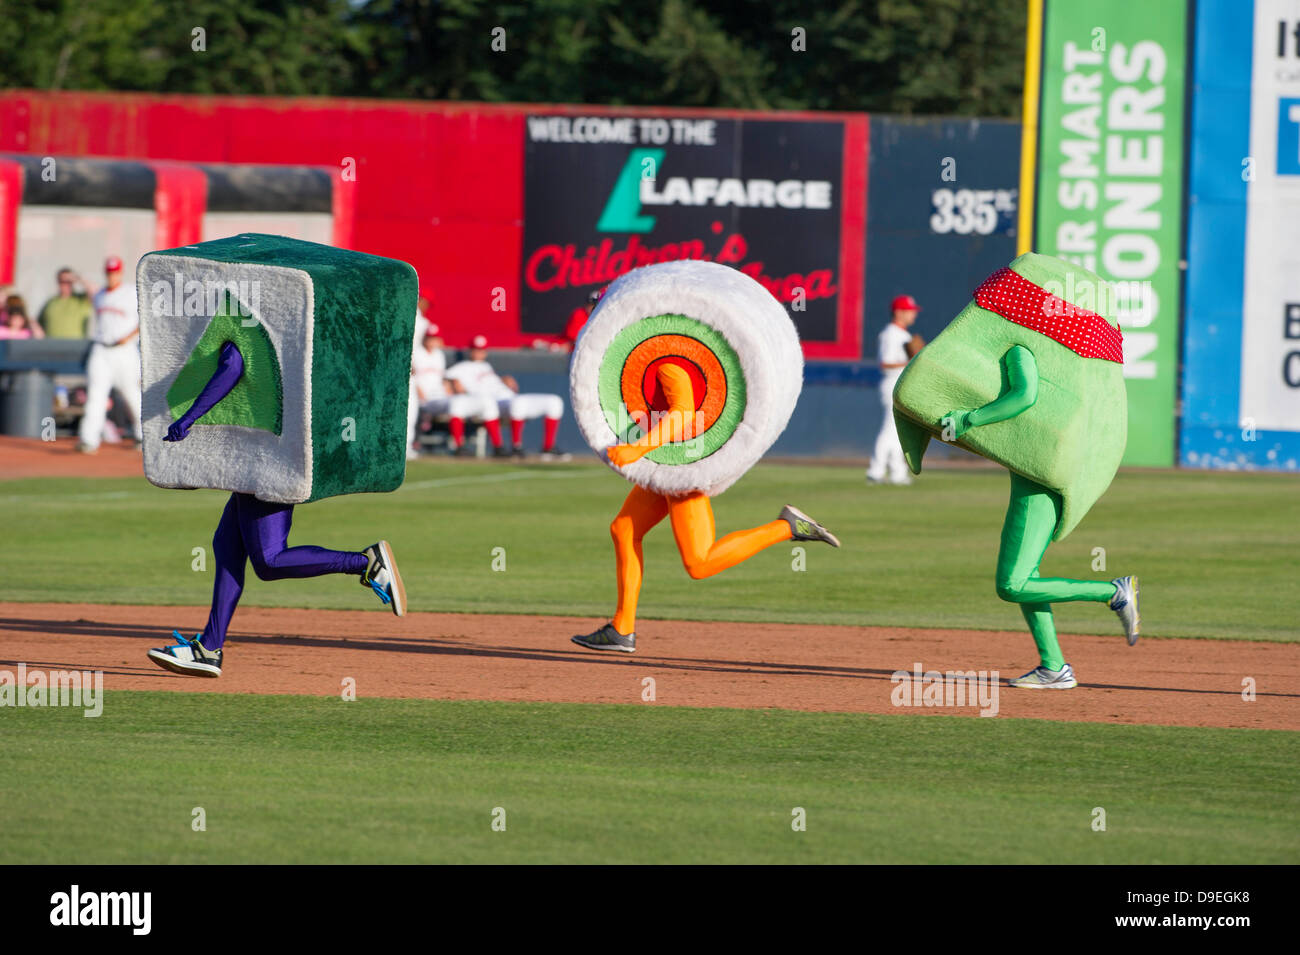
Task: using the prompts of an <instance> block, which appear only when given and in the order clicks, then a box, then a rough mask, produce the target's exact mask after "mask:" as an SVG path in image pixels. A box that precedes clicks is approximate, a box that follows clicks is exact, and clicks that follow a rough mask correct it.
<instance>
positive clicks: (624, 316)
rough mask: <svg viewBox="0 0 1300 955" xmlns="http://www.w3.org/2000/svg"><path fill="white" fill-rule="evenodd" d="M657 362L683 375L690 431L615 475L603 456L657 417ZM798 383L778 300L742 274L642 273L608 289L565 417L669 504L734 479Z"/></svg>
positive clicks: (688, 268)
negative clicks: (690, 405) (689, 387)
mask: <svg viewBox="0 0 1300 955" xmlns="http://www.w3.org/2000/svg"><path fill="white" fill-rule="evenodd" d="M663 361H671V362H673V363H674V364H678V365H680V366H681V367H683V368H685V369H687V370H688V371H689V372H690V374H691V377H692V380H693V384H694V390H695V392H696V394H695V398H696V404H697V406H699V410H698V412H697V414H696V418H695V423H694V425H695V427H696V429H697V430H696V433H695V434H694V435H693V436H692V437H690V438H689V439H688V440H686V441H683V442H678V443H674V444H669V445H664V446H663V447H661V448H658V449H656V450H655V451H652V452H650V453H649V454H647V455H646V456H645V457H643V458H641V459H640V460H639V461H636V462H633V463H632V464H630V465H628V466H627V467H625V468H617V467H614V465H613V464H611V463H610V461H609V458H608V456H607V455H606V453H605V452H606V450H607V449H608V448H609V447H610V446H611V445H616V444H620V443H624V442H628V441H633V440H635V439H636V438H637V437H639V436H640V435H641V433H642V432H643V429H644V427H646V426H647V425H649V424H650V423H651V422H652V421H653V420H654V419H653V407H652V406H651V405H650V399H649V396H650V395H651V393H652V391H653V389H654V383H653V382H654V369H655V368H656V367H657V365H658V364H659V363H662V362H663ZM802 387H803V351H802V349H801V348H800V345H799V335H798V333H797V332H796V330H795V327H794V323H793V322H791V321H790V317H789V316H788V315H787V314H786V311H785V308H784V307H783V306H782V305H781V303H780V302H778V301H777V300H776V299H775V298H774V297H773V296H772V295H771V293H770V292H768V291H767V290H766V289H765V288H763V286H762V285H760V284H759V283H758V282H756V281H755V280H754V279H752V278H750V277H749V276H747V275H745V274H743V273H741V272H738V271H736V270H735V269H732V268H728V267H727V266H725V265H718V264H717V263H713V262H701V261H698V260H686V261H678V262H664V263H661V264H659V265H650V266H645V267H644V268H640V269H635V270H633V271H631V272H628V273H627V274H625V275H623V276H622V277H621V278H619V279H618V280H616V281H615V282H614V283H613V284H611V285H610V286H609V289H608V290H607V291H606V292H605V295H604V297H603V298H602V299H601V300H600V303H599V304H598V305H597V306H596V308H595V309H594V310H593V311H592V313H591V316H590V318H589V319H588V320H587V323H586V325H585V326H584V327H583V330H582V334H581V335H580V336H579V338H578V341H577V343H576V345H575V346H574V350H573V359H572V363H571V365H570V370H569V388H570V394H571V396H572V400H573V410H574V414H575V416H576V417H577V420H578V427H579V428H580V429H581V430H582V435H583V437H584V438H585V439H586V441H587V443H588V444H589V445H590V446H591V448H592V450H594V451H595V452H596V453H597V454H598V455H600V457H601V460H603V461H605V463H606V464H608V465H609V466H610V467H611V468H613V470H615V471H617V472H618V473H620V474H622V475H623V476H624V477H625V478H627V479H628V480H629V481H632V482H633V483H635V484H637V485H639V486H640V487H643V488H645V489H646V490H648V491H653V492H655V493H658V494H664V495H668V496H670V497H679V496H682V495H686V494H691V493H694V492H703V493H704V494H707V495H709V496H710V497H712V496H715V495H717V494H721V493H722V492H723V491H725V490H726V489H727V488H729V487H730V486H731V485H732V484H734V483H735V482H736V481H738V480H739V479H740V478H741V476H742V475H744V473H745V472H746V471H748V470H749V469H750V468H751V467H753V466H754V464H755V463H756V462H757V461H758V460H759V458H761V457H762V456H763V454H764V453H766V451H767V449H768V448H770V447H771V446H772V444H773V442H775V441H776V439H777V438H778V437H779V436H780V434H781V432H782V431H784V430H785V427H786V425H787V424H788V423H789V420H790V415H791V414H792V413H793V411H794V406H795V403H796V402H797V401H798V399H799V392H800V391H801V390H802ZM647 416H648V417H647Z"/></svg>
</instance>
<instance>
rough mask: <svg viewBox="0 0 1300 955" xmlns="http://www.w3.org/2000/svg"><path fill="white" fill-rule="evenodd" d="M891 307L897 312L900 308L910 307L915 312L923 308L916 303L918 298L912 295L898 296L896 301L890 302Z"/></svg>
mask: <svg viewBox="0 0 1300 955" xmlns="http://www.w3.org/2000/svg"><path fill="white" fill-rule="evenodd" d="M889 307H890V308H891V309H893V310H894V311H895V312H897V311H898V310H900V309H909V310H911V311H913V312H919V311H920V310H921V306H920V305H917V304H916V299H914V298H912V296H910V295H898V296H896V297H895V298H894V301H893V302H891V303H890V305H889Z"/></svg>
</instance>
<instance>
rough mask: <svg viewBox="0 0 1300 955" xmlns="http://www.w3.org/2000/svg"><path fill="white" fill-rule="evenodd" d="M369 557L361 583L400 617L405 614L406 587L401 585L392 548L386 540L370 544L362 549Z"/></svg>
mask: <svg viewBox="0 0 1300 955" xmlns="http://www.w3.org/2000/svg"><path fill="white" fill-rule="evenodd" d="M362 553H363V554H365V555H366V556H367V557H369V558H370V566H369V567H367V568H366V572H365V573H364V574H362V575H361V585H362V586H363V587H369V588H370V589H371V590H373V591H374V592H375V596H376V597H378V598H379V599H380V600H381V601H383V602H384V604H385V606H387V607H389V608H390V609H391V610H392V611H393V613H395V614H397V616H399V617H401V616H404V615H405V614H406V588H405V587H404V586H402V575H401V574H399V573H398V572H397V561H395V560H393V549H392V547H390V546H389V544H388V541H379V542H378V543H377V544H371V545H370V546H369V547H367V548H366V549H365V550H364V551H362Z"/></svg>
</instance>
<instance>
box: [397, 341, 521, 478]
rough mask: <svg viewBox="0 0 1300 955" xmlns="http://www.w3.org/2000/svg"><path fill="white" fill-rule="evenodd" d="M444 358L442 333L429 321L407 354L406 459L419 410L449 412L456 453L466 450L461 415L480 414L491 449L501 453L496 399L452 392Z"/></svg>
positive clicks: (409, 455) (431, 412)
mask: <svg viewBox="0 0 1300 955" xmlns="http://www.w3.org/2000/svg"><path fill="white" fill-rule="evenodd" d="M446 373H447V359H446V357H444V355H443V352H442V334H441V332H440V331H439V329H438V326H437V325H435V324H433V323H432V322H430V323H429V324H428V327H427V328H426V329H425V332H424V340H423V341H422V342H421V344H420V346H419V347H418V348H416V349H415V351H414V352H413V353H412V355H411V394H412V397H413V401H412V402H411V411H410V416H409V419H408V421H407V443H408V445H409V450H408V452H407V455H406V457H407V459H408V460H410V459H411V458H413V457H415V456H416V455H415V454H413V453H411V452H414V451H415V423H416V419H417V417H418V416H419V414H420V413H421V412H423V413H424V414H431V415H440V414H445V415H449V416H450V418H451V421H450V429H451V441H452V444H453V445H454V446H455V448H456V451H457V453H460V454H468V453H469V449H468V448H467V447H466V446H465V419H466V418H480V419H482V420H483V426H484V427H485V428H486V429H487V432H488V435H489V437H491V438H492V445H493V448H494V453H495V454H496V455H497V456H498V457H501V456H504V454H505V452H504V451H502V450H500V448H501V423H500V420H499V419H500V417H501V412H500V410H499V409H498V408H497V405H496V402H494V401H486V400H484V399H482V398H479V397H476V396H474V395H470V394H466V393H463V392H460V393H453V392H451V391H448V389H447V380H446Z"/></svg>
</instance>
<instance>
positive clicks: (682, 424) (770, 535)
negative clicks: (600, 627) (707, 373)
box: [608, 361, 792, 634]
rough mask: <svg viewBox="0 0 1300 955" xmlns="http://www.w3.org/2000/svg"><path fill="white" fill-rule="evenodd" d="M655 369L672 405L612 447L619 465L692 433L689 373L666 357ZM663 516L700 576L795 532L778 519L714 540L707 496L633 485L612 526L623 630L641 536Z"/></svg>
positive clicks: (617, 622) (631, 612) (629, 617)
mask: <svg viewBox="0 0 1300 955" xmlns="http://www.w3.org/2000/svg"><path fill="white" fill-rule="evenodd" d="M654 374H655V379H656V380H657V381H658V383H659V387H660V389H661V393H662V395H663V397H664V401H665V403H666V404H667V406H668V407H667V414H664V415H662V416H661V417H660V418H659V420H658V421H657V422H655V423H654V424H653V425H652V426H651V427H650V429H649V430H648V431H647V432H646V433H645V435H644V436H642V437H641V439H640V440H638V441H637V442H636V443H634V444H619V445H615V446H613V447H611V448H610V449H609V452H608V454H609V459H610V461H612V462H613V463H614V464H616V465H618V466H619V467H626V466H627V465H629V464H631V463H632V462H634V461H637V460H639V459H640V458H642V457H644V456H645V455H647V454H649V453H650V452H651V451H653V450H654V449H655V448H658V447H660V446H661V445H664V444H671V443H673V442H677V441H683V440H687V439H688V438H690V437H692V434H691V432H692V430H693V422H694V421H695V416H696V412H697V410H700V409H698V408H697V406H696V403H695V389H694V386H693V385H692V383H691V375H690V373H689V372H688V371H687V370H686V369H685V368H683V367H682V366H681V365H678V364H675V363H673V362H672V361H663V362H659V363H657V367H656V368H655V370H654ZM665 517H668V518H670V519H671V522H672V528H673V539H674V540H676V541H677V550H678V551H679V552H680V553H681V555H682V564H684V565H685V567H686V572H687V573H688V574H690V575H691V577H693V578H695V579H696V580H700V579H701V578H704V577H712V576H713V575H714V574H716V573H718V572H720V571H723V570H726V569H727V568H728V567H731V566H733V565H735V564H739V563H740V562H741V561H742V560H745V559H747V558H749V557H753V556H754V555H755V554H757V553H758V552H759V551H761V550H763V549H764V548H765V547H771V546H772V545H773V544H779V543H780V542H781V541H786V540H790V539H791V536H792V535H791V531H790V525H789V524H788V523H787V522H786V521H784V520H775V521H772V522H770V523H767V524H763V525H761V526H759V527H753V528H750V529H749V530H743V531H736V532H734V533H732V534H728V535H727V536H726V537H724V538H722V540H715V534H716V532H715V529H714V523H713V505H712V504H710V503H709V498H708V495H706V494H704V493H703V492H700V491H696V492H695V493H693V494H688V495H686V496H685V497H668V496H666V495H663V494H656V493H655V492H653V491H647V490H646V489H645V488H642V487H634V488H633V489H632V492H631V493H630V494H628V496H627V500H625V501H624V502H623V508H622V510H620V511H619V512H618V516H617V517H615V518H614V523H612V524H611V525H610V527H609V532H610V535H611V536H612V537H613V538H614V554H615V559H616V561H617V567H618V609H617V611H616V612H615V613H614V620H613V624H614V629H615V630H617V631H618V632H619V633H622V634H629V633H632V632H633V631H634V630H635V629H636V603H637V597H638V596H639V595H640V593H641V577H642V571H643V568H644V560H643V558H642V549H641V539H642V538H643V537H645V535H646V533H647V532H648V531H649V530H650V529H651V528H652V527H654V526H655V525H656V524H658V523H659V522H660V521H662V520H663V519H664V518H665Z"/></svg>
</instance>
